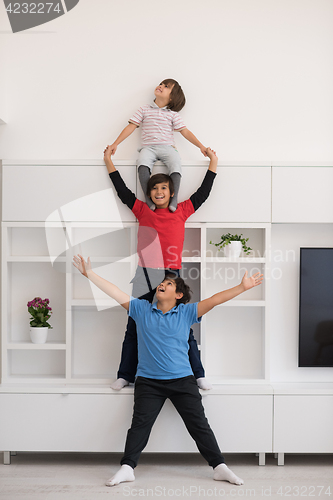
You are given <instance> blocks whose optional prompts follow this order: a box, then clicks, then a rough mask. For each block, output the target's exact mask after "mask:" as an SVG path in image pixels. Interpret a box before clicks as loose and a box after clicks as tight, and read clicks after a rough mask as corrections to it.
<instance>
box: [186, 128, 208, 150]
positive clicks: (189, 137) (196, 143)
mask: <svg viewBox="0 0 333 500" xmlns="http://www.w3.org/2000/svg"><path fill="white" fill-rule="evenodd" d="M179 132H180V133H181V134H182V136H183V137H185V139H187V140H188V141H189V142H191V143H192V144H194V146H197V148H199V149H200V151H201V153H202V154H203V155H204V156H208V155H207V149H208V148H206V147H205V146H204V145H203V144H201V142H200V141H199V140H198V139H197V138H196V137H195V135H194V134H193V133H192V132H191V131H190V130H189V129H188V128H183V129H181V130H180V131H179Z"/></svg>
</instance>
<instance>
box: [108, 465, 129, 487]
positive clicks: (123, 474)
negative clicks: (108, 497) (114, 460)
mask: <svg viewBox="0 0 333 500" xmlns="http://www.w3.org/2000/svg"><path fill="white" fill-rule="evenodd" d="M134 480H135V476H134V470H133V469H132V467H131V466H130V465H126V464H124V465H122V466H121V467H120V469H119V470H118V472H116V474H115V475H114V476H113V477H111V479H109V480H108V481H107V482H106V483H105V485H106V486H115V485H116V484H119V483H126V482H127V481H134Z"/></svg>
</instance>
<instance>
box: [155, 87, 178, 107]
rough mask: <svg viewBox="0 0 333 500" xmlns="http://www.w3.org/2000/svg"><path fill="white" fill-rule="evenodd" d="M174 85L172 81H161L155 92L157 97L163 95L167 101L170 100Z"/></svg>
mask: <svg viewBox="0 0 333 500" xmlns="http://www.w3.org/2000/svg"><path fill="white" fill-rule="evenodd" d="M173 87H174V85H173V84H171V83H167V84H165V83H160V84H159V85H157V87H156V89H155V91H154V94H155V97H162V98H163V100H165V101H166V102H167V103H169V102H170V94H171V92H172V89H173Z"/></svg>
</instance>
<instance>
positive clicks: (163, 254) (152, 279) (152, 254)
mask: <svg viewBox="0 0 333 500" xmlns="http://www.w3.org/2000/svg"><path fill="white" fill-rule="evenodd" d="M111 153H112V149H111V146H108V147H107V148H106V149H105V151H104V161H105V164H106V166H107V169H108V172H109V175H110V179H111V181H112V182H113V185H114V187H115V189H116V191H117V194H118V196H119V198H120V199H121V201H122V202H123V203H124V204H126V205H127V206H128V207H129V208H130V209H131V210H132V212H133V214H134V215H135V216H136V218H137V219H138V221H139V231H138V246H137V252H138V256H139V265H138V268H137V271H136V273H135V276H134V278H133V280H132V283H133V292H132V295H133V297H138V298H143V299H145V300H148V301H149V302H152V301H153V297H154V294H155V290H156V287H157V285H159V283H161V281H163V279H164V277H165V275H166V274H170V271H171V272H172V273H173V274H175V275H176V276H179V275H180V269H181V258H182V252H183V244H184V234H185V222H186V220H187V219H188V218H189V217H190V215H192V214H193V213H194V212H195V211H196V210H197V209H198V208H199V207H200V206H201V205H202V203H204V202H205V201H206V199H207V198H208V196H209V194H210V191H211V188H212V185H213V182H214V179H215V177H216V168H217V161H218V158H217V156H216V153H215V151H213V150H212V149H210V148H207V156H208V157H209V159H210V163H209V167H208V171H207V172H206V175H205V178H204V180H203V182H202V184H201V186H200V187H199V189H198V190H197V191H196V192H195V193H194V194H193V195H192V196H191V197H190V198H189V199H188V200H186V201H184V202H182V203H178V206H177V210H176V211H175V212H171V211H170V210H169V203H170V200H171V199H172V197H173V193H174V189H173V184H172V179H171V178H170V176H168V175H165V174H156V175H153V176H152V177H151V178H150V180H149V182H148V187H147V194H148V195H149V196H150V197H151V199H152V201H153V203H154V204H155V206H156V209H155V211H152V210H150V209H149V207H148V205H147V204H146V203H144V202H142V201H140V200H138V199H137V198H136V196H135V194H134V193H132V191H130V189H128V187H127V186H126V185H125V183H124V181H123V179H122V178H121V176H120V174H119V172H118V171H117V170H116V168H115V166H114V164H113V162H112V160H111ZM189 359H190V364H191V367H192V370H193V374H194V376H195V378H196V379H197V384H198V386H199V388H200V389H206V390H207V389H211V384H210V383H209V382H208V381H207V380H206V379H205V372H204V369H203V366H202V364H201V361H200V355H199V350H198V346H197V343H196V340H195V338H194V336H193V331H192V330H190V335H189ZM137 363H138V353H137V335H136V325H135V322H134V320H133V319H132V318H131V317H129V319H128V323H127V329H126V333H125V339H124V342H123V348H122V355H121V362H120V366H119V370H118V374H117V377H118V378H117V380H116V381H115V382H114V383H113V384H112V385H111V387H112V389H114V390H120V389H122V388H123V387H125V386H126V385H128V384H129V383H130V382H134V379H135V374H136V368H137Z"/></svg>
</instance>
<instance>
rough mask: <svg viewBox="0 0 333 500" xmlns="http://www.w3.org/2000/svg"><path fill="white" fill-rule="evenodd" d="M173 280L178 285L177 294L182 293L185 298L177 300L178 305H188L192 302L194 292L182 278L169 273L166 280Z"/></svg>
mask: <svg viewBox="0 0 333 500" xmlns="http://www.w3.org/2000/svg"><path fill="white" fill-rule="evenodd" d="M170 279H171V280H172V281H174V282H175V284H176V293H182V294H183V296H182V297H181V298H180V299H177V300H176V305H177V306H179V304H187V303H188V302H190V300H191V296H192V290H191V289H190V287H189V286H188V285H187V284H186V283H185V281H184V280H183V278H180V277H179V276H177V275H176V274H172V273H168V274H167V275H166V276H165V278H164V280H163V281H165V280H170Z"/></svg>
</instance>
